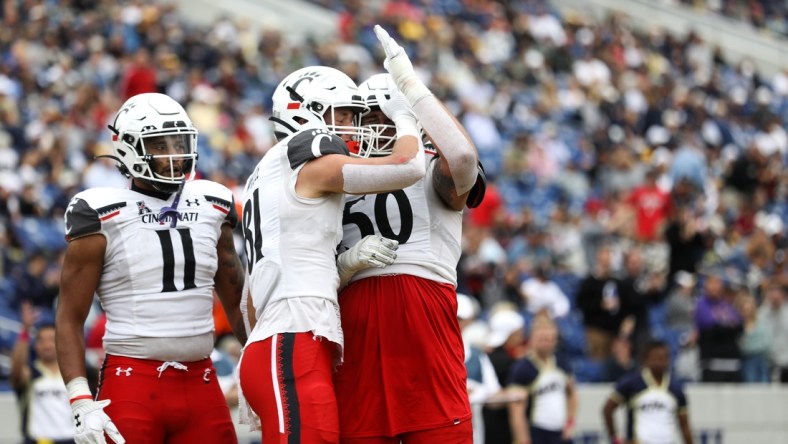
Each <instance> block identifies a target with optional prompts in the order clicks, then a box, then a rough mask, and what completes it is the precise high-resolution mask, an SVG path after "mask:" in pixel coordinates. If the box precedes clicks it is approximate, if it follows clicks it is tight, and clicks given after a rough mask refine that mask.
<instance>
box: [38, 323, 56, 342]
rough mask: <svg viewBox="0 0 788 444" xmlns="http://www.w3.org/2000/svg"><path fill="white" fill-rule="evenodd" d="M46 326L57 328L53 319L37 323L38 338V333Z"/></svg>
mask: <svg viewBox="0 0 788 444" xmlns="http://www.w3.org/2000/svg"><path fill="white" fill-rule="evenodd" d="M45 328H51V329H53V330H54V329H55V323H54V322H51V321H46V322H41V323H38V324H36V339H38V334H39V333H40V332H41V330H43V329H45Z"/></svg>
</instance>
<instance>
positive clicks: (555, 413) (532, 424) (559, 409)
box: [507, 314, 577, 444]
mask: <svg viewBox="0 0 788 444" xmlns="http://www.w3.org/2000/svg"><path fill="white" fill-rule="evenodd" d="M557 344H558V328H557V327H556V325H555V323H554V322H553V320H552V319H550V317H548V316H547V315H545V314H540V315H538V316H537V317H536V318H535V319H534V323H533V326H532V327H531V335H530V339H529V345H530V349H531V352H530V353H529V355H528V356H527V357H525V358H522V359H520V360H518V361H517V362H516V363H515V364H514V366H513V367H512V370H511V373H510V376H509V384H508V386H507V390H508V391H509V393H510V394H513V395H517V394H520V395H522V396H523V397H524V398H525V399H524V400H523V401H517V402H513V403H511V404H509V423H510V425H511V428H512V435H513V436H512V437H513V438H514V440H513V442H515V443H517V444H530V443H532V444H561V443H563V442H566V441H568V440H570V439H572V434H573V432H574V424H575V414H576V413H577V393H576V391H575V383H574V377H573V376H572V372H571V370H570V368H569V365H568V363H567V362H564V361H563V360H561V359H558V358H557V357H556V355H555V347H556V345H557Z"/></svg>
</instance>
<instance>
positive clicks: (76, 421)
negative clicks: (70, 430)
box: [74, 413, 82, 427]
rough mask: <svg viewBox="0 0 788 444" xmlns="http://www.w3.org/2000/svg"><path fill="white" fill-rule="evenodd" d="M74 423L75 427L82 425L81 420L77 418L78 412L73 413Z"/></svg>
mask: <svg viewBox="0 0 788 444" xmlns="http://www.w3.org/2000/svg"><path fill="white" fill-rule="evenodd" d="M74 424H76V426H77V427H79V426H81V425H82V422H81V421H80V420H79V413H77V414H76V415H74Z"/></svg>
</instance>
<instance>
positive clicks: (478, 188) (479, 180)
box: [465, 162, 487, 208]
mask: <svg viewBox="0 0 788 444" xmlns="http://www.w3.org/2000/svg"><path fill="white" fill-rule="evenodd" d="M477 170H478V171H477V173H476V183H474V184H473V188H471V192H470V193H468V200H467V201H466V202H465V206H467V207H468V208H476V207H478V206H479V205H481V203H482V201H483V200H484V193H485V192H487V175H485V174H484V167H483V166H482V163H481V162H479V165H478V168H477Z"/></svg>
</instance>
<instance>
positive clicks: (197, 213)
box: [65, 180, 238, 356]
mask: <svg viewBox="0 0 788 444" xmlns="http://www.w3.org/2000/svg"><path fill="white" fill-rule="evenodd" d="M174 198H175V194H174V193H173V194H171V195H164V194H161V193H155V192H148V191H144V190H129V189H110V188H93V189H89V190H86V191H83V192H81V193H79V194H77V195H76V196H74V198H73V199H72V200H71V203H70V204H69V206H68V209H67V210H66V214H65V220H66V238H67V239H68V240H72V239H76V238H79V237H83V236H87V235H91V234H95V233H100V234H102V235H103V236H104V237H105V238H106V239H107V248H106V252H105V253H104V269H103V271H102V274H101V280H100V282H99V286H98V290H97V294H98V297H99V300H100V301H101V305H102V307H103V308H104V310H105V311H106V313H107V325H106V333H105V334H104V342H105V344H106V343H107V342H112V341H124V340H129V339H135V338H170V337H185V336H196V335H200V334H206V333H211V332H212V331H213V328H214V324H213V315H212V307H213V287H214V275H215V274H216V270H217V267H218V259H217V253H216V245H217V242H218V240H219V237H220V235H221V226H222V224H224V223H229V224H230V225H231V226H233V227H234V226H235V224H236V223H237V220H238V216H237V213H236V211H235V204H234V202H233V195H232V192H231V191H230V190H228V189H227V188H226V187H224V186H222V185H220V184H218V183H215V182H210V181H207V180H196V181H192V182H187V183H186V184H185V185H184V187H183V192H182V194H181V196H180V202H179V204H178V208H177V210H178V222H177V225H176V226H175V228H170V222H163V221H161V220H160V218H159V213H160V211H161V210H162V208H165V207H170V206H172V204H173V200H174ZM208 353H210V350H208ZM206 356H207V355H206Z"/></svg>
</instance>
